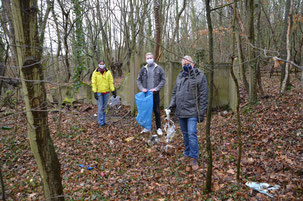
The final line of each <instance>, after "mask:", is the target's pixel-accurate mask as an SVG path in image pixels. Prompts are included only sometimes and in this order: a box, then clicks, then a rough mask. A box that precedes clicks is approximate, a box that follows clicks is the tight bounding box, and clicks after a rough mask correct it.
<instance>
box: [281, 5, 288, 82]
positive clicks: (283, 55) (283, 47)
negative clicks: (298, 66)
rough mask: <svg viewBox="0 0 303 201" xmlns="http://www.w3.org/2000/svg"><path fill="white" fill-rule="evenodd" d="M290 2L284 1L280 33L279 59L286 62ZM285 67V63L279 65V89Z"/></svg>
mask: <svg viewBox="0 0 303 201" xmlns="http://www.w3.org/2000/svg"><path fill="white" fill-rule="evenodd" d="M290 1H291V0H286V4H285V13H284V28H283V31H282V35H281V46H280V52H281V56H280V57H281V59H284V60H286V59H287V49H286V43H287V42H286V41H287V28H288V16H289V11H290ZM285 67H286V63H284V64H281V87H282V82H283V80H284V78H285ZM286 84H287V85H288V84H289V78H288V77H287V83H286Z"/></svg>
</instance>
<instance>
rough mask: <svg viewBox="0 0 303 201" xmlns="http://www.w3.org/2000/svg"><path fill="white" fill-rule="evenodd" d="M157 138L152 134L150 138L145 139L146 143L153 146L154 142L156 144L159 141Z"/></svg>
mask: <svg viewBox="0 0 303 201" xmlns="http://www.w3.org/2000/svg"><path fill="white" fill-rule="evenodd" d="M159 141H160V140H159V138H158V135H152V136H151V137H150V139H149V140H148V141H147V143H148V144H149V146H153V145H155V144H158V143H159Z"/></svg>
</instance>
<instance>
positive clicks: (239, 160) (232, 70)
mask: <svg viewBox="0 0 303 201" xmlns="http://www.w3.org/2000/svg"><path fill="white" fill-rule="evenodd" d="M233 7H234V11H233V21H232V29H233V32H232V33H233V34H232V54H233V56H232V57H231V64H230V74H231V76H232V78H233V80H234V83H235V85H236V92H237V106H236V112H237V124H238V129H237V137H238V159H237V181H238V182H239V180H240V173H241V157H242V139H241V133H242V131H241V130H242V129H241V118H240V90H239V82H238V80H237V78H236V76H235V74H234V55H235V43H236V36H235V34H236V12H237V10H236V8H237V2H236V1H235V0H234V6H233Z"/></svg>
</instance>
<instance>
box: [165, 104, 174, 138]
mask: <svg viewBox="0 0 303 201" xmlns="http://www.w3.org/2000/svg"><path fill="white" fill-rule="evenodd" d="M170 112H171V111H170V110H169V109H165V113H166V118H165V120H167V122H166V123H165V125H164V131H165V132H166V140H165V141H166V143H169V142H171V141H172V139H173V137H174V136H175V133H176V130H175V127H176V126H175V123H174V122H173V121H172V120H170Z"/></svg>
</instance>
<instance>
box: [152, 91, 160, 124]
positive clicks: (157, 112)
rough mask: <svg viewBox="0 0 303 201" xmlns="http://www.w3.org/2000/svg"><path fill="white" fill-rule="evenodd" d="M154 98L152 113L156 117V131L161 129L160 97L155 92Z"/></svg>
mask: <svg viewBox="0 0 303 201" xmlns="http://www.w3.org/2000/svg"><path fill="white" fill-rule="evenodd" d="M153 98H154V105H153V111H154V114H155V117H156V126H157V129H158V128H161V115H160V95H159V92H156V93H154V94H153Z"/></svg>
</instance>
